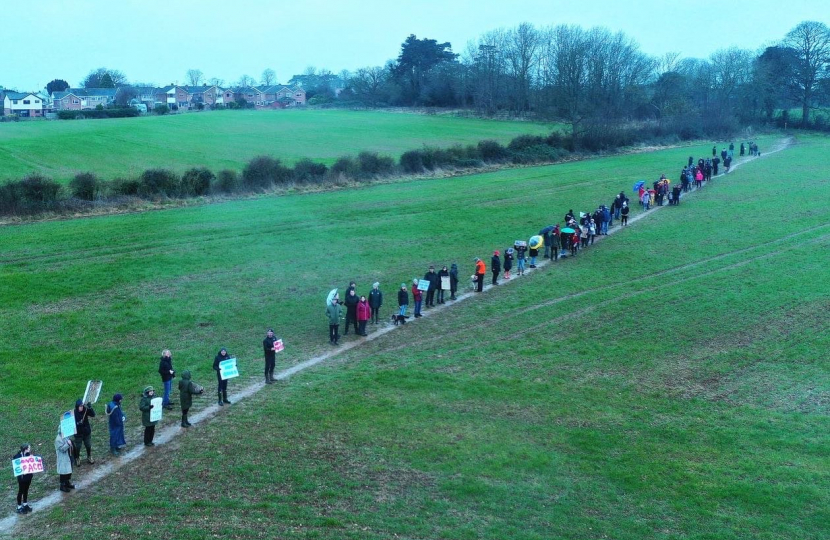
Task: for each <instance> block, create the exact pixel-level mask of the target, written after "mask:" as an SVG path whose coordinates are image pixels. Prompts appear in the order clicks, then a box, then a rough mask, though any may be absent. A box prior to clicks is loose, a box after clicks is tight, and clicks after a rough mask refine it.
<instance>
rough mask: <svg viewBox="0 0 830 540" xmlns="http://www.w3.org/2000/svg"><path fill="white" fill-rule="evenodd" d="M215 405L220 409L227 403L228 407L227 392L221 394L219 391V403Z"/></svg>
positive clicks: (229, 402)
mask: <svg viewBox="0 0 830 540" xmlns="http://www.w3.org/2000/svg"><path fill="white" fill-rule="evenodd" d="M217 403H218V404H219V406H220V407H222V406H223V405H225V403H227V404H228V405H230V404H231V401H230V400H229V399H228V391H227V390H225V391H223V392H221V391H220V392H219V401H218V402H217Z"/></svg>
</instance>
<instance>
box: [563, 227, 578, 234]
mask: <svg viewBox="0 0 830 540" xmlns="http://www.w3.org/2000/svg"><path fill="white" fill-rule="evenodd" d="M562 232H563V233H565V234H573V233H575V232H576V231H575V230H573V229H571V228H570V227H565V228H564V229H562Z"/></svg>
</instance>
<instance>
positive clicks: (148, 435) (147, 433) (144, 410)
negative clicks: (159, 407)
mask: <svg viewBox="0 0 830 540" xmlns="http://www.w3.org/2000/svg"><path fill="white" fill-rule="evenodd" d="M155 396H156V391H155V390H154V389H153V387H152V386H148V387H147V388H145V389H144V392H142V393H141V401H139V402H138V410H140V411H141V425H142V426H144V446H155V445H156V443H154V442H153V437H155V436H156V424H157V423H158V421H153V420H152V419H151V418H150V411H151V410H153V409H154V408H155V405H153V399H154V398H155Z"/></svg>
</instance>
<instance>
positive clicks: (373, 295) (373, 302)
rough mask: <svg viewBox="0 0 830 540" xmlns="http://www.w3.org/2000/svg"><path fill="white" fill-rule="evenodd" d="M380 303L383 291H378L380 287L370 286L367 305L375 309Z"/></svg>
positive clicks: (381, 303)
mask: <svg viewBox="0 0 830 540" xmlns="http://www.w3.org/2000/svg"><path fill="white" fill-rule="evenodd" d="M382 305H383V293H382V292H380V289H375V288H372V290H371V291H369V307H372V308H375V309H377V308H379V307H380V306H382Z"/></svg>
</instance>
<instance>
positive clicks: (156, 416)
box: [150, 397, 164, 422]
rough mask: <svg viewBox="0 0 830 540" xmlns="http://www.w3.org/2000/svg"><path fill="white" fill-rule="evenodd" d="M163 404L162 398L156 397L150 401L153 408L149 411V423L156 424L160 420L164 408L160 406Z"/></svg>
mask: <svg viewBox="0 0 830 540" xmlns="http://www.w3.org/2000/svg"><path fill="white" fill-rule="evenodd" d="M162 403H164V398H160V397H156V398H153V399H151V400H150V405H152V406H153V408H152V409H150V422H158V421H159V420H161V417H162V413H163V412H164V407H162V406H161V404H162Z"/></svg>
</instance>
